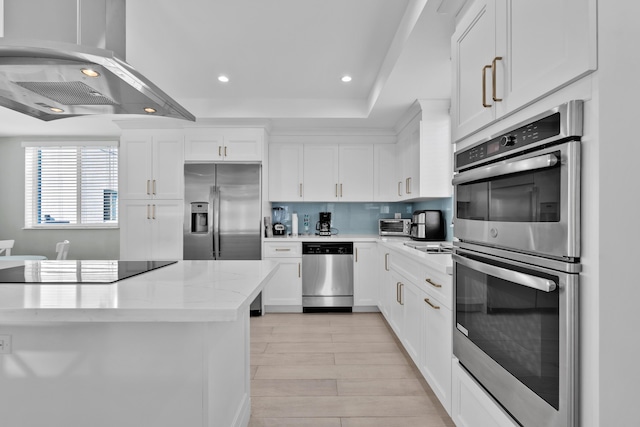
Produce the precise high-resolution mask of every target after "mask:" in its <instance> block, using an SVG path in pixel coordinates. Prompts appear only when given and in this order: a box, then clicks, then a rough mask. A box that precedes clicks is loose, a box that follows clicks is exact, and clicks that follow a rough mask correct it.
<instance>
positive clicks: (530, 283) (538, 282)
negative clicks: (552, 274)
mask: <svg viewBox="0 0 640 427" xmlns="http://www.w3.org/2000/svg"><path fill="white" fill-rule="evenodd" d="M452 258H453V260H454V261H455V262H457V263H458V264H462V265H464V266H466V267H469V268H472V269H474V270H476V271H479V272H481V273H485V274H488V275H491V276H495V277H498V278H500V279H504V280H508V281H510V282H514V283H517V284H519V285H523V286H527V287H529V288H533V289H537V290H539V291H543V292H553V291H555V289H556V284H555V282H554V281H553V280H549V279H543V278H542V277H538V276H532V275H530V274H525V273H520V272H519V271H513V270H508V269H506V268H502V267H497V266H495V265H491V264H485V263H483V262H479V261H475V260H472V259H469V258H465V257H462V256H460V255H458V254H453V255H452Z"/></svg>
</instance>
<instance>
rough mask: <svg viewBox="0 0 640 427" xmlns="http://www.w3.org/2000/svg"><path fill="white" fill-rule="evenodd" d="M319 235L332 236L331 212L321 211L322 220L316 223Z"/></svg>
mask: <svg viewBox="0 0 640 427" xmlns="http://www.w3.org/2000/svg"><path fill="white" fill-rule="evenodd" d="M316 230H317V233H316V234H317V235H319V236H331V212H320V221H318V222H317V223H316Z"/></svg>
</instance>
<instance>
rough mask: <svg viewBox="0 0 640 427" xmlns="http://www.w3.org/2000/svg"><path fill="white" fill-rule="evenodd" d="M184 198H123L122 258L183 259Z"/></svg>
mask: <svg viewBox="0 0 640 427" xmlns="http://www.w3.org/2000/svg"><path fill="white" fill-rule="evenodd" d="M183 210H184V203H183V201H182V200H121V201H120V259H123V260H179V259H182V256H183V254H182V237H183V236H182V219H183Z"/></svg>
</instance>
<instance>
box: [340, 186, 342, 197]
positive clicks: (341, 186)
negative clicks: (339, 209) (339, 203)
mask: <svg viewBox="0 0 640 427" xmlns="http://www.w3.org/2000/svg"><path fill="white" fill-rule="evenodd" d="M340 197H342V183H340Z"/></svg>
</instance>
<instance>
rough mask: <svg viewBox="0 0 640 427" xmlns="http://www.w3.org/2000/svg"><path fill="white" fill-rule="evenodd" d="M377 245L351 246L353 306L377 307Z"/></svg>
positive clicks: (360, 244) (371, 243)
mask: <svg viewBox="0 0 640 427" xmlns="http://www.w3.org/2000/svg"><path fill="white" fill-rule="evenodd" d="M377 246H378V245H377V243H375V242H358V243H354V245H353V251H354V254H353V305H354V306H356V307H357V306H361V307H367V306H368V307H372V306H377V305H378V271H377V266H378V253H377Z"/></svg>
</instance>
